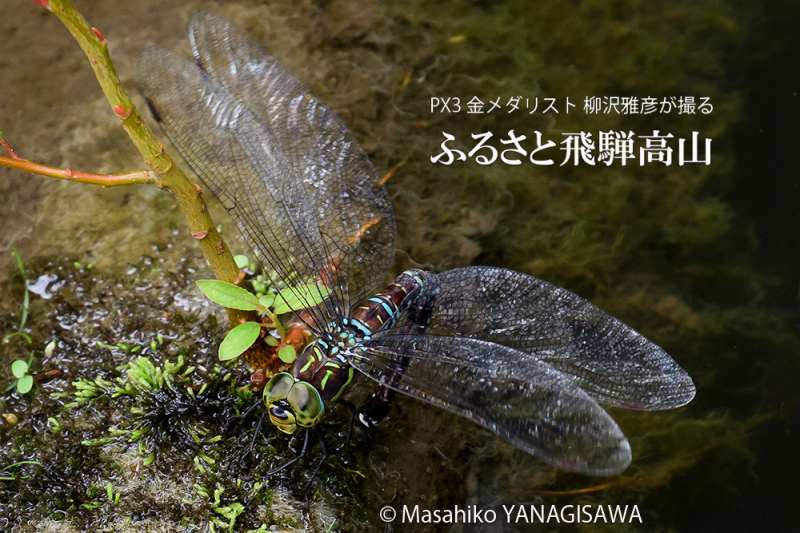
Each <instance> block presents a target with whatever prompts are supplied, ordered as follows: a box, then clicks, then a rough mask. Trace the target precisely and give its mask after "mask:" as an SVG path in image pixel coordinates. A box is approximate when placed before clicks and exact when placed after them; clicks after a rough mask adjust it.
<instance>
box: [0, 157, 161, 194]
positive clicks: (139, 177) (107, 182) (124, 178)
mask: <svg viewBox="0 0 800 533" xmlns="http://www.w3.org/2000/svg"><path fill="white" fill-rule="evenodd" d="M0 167H6V168H13V169H17V170H22V171H23V172H28V173H29V174H38V175H40V176H47V177H48V178H55V179H59V180H66V181H74V182H76V183H88V184H91V185H101V186H103V187H114V186H117V185H136V184H140V183H152V184H155V183H157V182H158V179H157V178H156V175H155V174H154V173H152V172H150V171H146V170H145V171H141V172H132V173H130V174H121V175H112V174H92V173H90V172H81V171H78V170H72V169H70V168H56V167H50V166H47V165H42V164H40V163H34V162H33V161H28V160H27V159H22V158H15V157H6V156H0Z"/></svg>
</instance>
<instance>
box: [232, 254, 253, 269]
mask: <svg viewBox="0 0 800 533" xmlns="http://www.w3.org/2000/svg"><path fill="white" fill-rule="evenodd" d="M233 260H234V262H235V263H236V268H238V269H240V270H241V269H243V268H247V267H248V265H249V264H250V259H249V258H248V257H247V256H246V255H234V256H233Z"/></svg>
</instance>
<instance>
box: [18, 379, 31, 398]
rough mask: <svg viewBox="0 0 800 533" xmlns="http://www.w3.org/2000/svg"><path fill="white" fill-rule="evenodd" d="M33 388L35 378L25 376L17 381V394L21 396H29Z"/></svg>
mask: <svg viewBox="0 0 800 533" xmlns="http://www.w3.org/2000/svg"><path fill="white" fill-rule="evenodd" d="M32 388H33V376H31V375H27V374H26V375H24V376H22V377H21V378H19V379H18V380H17V392H18V393H20V394H28V393H29V392H30V391H31V389H32Z"/></svg>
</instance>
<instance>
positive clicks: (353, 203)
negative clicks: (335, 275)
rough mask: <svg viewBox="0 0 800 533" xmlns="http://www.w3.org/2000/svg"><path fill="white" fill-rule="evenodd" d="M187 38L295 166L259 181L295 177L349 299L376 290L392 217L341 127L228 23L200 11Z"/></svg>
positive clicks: (389, 261)
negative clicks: (329, 246)
mask: <svg viewBox="0 0 800 533" xmlns="http://www.w3.org/2000/svg"><path fill="white" fill-rule="evenodd" d="M189 37H190V41H191V44H192V52H193V54H194V57H195V61H196V62H197V64H198V65H200V67H201V68H202V69H203V71H204V72H206V73H207V74H208V76H209V77H210V78H211V79H213V80H214V81H215V82H217V83H219V84H220V85H221V86H222V87H224V88H225V89H226V90H227V91H228V92H229V93H230V94H232V95H233V96H234V97H235V98H236V99H238V100H239V101H240V102H241V103H243V104H244V105H245V106H246V107H247V109H249V110H250V111H251V112H252V113H253V114H254V115H255V116H256V117H257V118H258V119H259V121H260V122H261V123H262V124H264V125H265V126H266V127H267V128H269V130H270V131H271V133H272V135H273V139H274V141H276V142H277V143H278V145H279V146H280V149H281V151H282V152H283V153H284V154H285V156H286V162H288V163H289V164H290V165H291V166H292V168H293V169H294V171H293V172H291V173H276V174H271V175H269V176H264V181H265V183H266V184H267V185H268V186H271V187H280V186H281V185H282V183H283V182H284V181H286V180H289V179H293V180H294V179H299V180H301V182H302V184H303V186H304V189H305V191H306V195H307V197H308V198H309V200H310V204H311V205H312V206H313V207H314V208H315V209H316V217H317V223H318V225H319V228H320V231H321V232H322V233H323V234H324V235H325V236H326V237H328V238H329V240H330V241H331V243H332V245H333V246H335V249H334V250H332V253H334V254H338V255H340V256H341V258H342V259H341V266H340V272H341V274H342V275H344V276H345V277H346V278H347V282H348V286H349V289H350V291H351V292H352V293H353V294H351V295H350V300H351V301H352V303H355V301H356V300H359V299H360V298H361V297H363V296H365V295H367V294H368V293H371V291H374V290H375V289H378V288H380V286H382V285H383V284H384V283H385V282H386V279H385V278H386V276H387V274H388V273H389V272H390V270H391V267H392V265H393V262H394V238H395V223H394V215H393V212H392V207H391V202H390V200H389V197H388V195H387V193H386V191H385V189H383V188H382V187H381V186H380V185H379V184H378V176H377V173H376V172H375V168H374V167H373V166H372V163H371V162H370V160H369V158H368V157H367V155H366V154H365V153H364V152H363V150H362V149H361V148H360V147H359V145H358V143H356V141H355V140H354V139H353V138H352V136H351V135H350V133H349V132H348V130H347V127H346V126H345V124H344V123H343V122H342V121H341V120H340V119H339V117H337V116H336V114H335V113H333V112H332V111H331V110H330V109H328V108H327V107H326V106H325V105H323V104H322V103H321V102H320V101H319V100H317V99H316V98H314V96H312V95H311V94H310V93H309V92H308V90H307V89H306V88H305V87H304V86H303V84H302V83H300V82H299V81H298V80H297V79H296V78H295V77H294V76H292V75H291V74H290V73H289V72H288V71H286V70H285V69H284V68H283V67H282V66H281V65H280V64H279V63H278V62H277V61H276V59H275V58H274V57H272V56H271V55H269V54H268V53H267V52H266V51H265V50H264V49H263V48H262V47H261V46H260V45H259V44H258V43H256V42H254V41H253V40H251V39H248V38H246V37H245V36H244V35H243V34H242V33H241V32H240V31H239V30H238V29H237V28H236V27H235V26H233V25H232V24H231V23H230V22H229V21H227V20H225V19H223V18H221V17H219V16H217V15H214V14H211V13H199V14H197V15H195V16H194V17H193V19H192V22H191V24H190V28H189ZM356 289H357V290H356Z"/></svg>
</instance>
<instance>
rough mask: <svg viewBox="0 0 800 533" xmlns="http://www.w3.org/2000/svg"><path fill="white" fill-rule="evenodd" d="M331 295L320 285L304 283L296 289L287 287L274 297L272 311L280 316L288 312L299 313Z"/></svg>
mask: <svg viewBox="0 0 800 533" xmlns="http://www.w3.org/2000/svg"><path fill="white" fill-rule="evenodd" d="M330 293H331V291H330V289H328V287H326V286H325V285H322V284H321V283H305V284H303V285H298V286H296V287H287V288H285V289H283V290H282V291H280V292H279V293H278V295H277V296H276V297H275V304H274V307H273V309H274V311H275V314H276V315H282V314H284V313H288V312H289V311H300V310H301V309H305V308H307V307H314V306H315V305H318V304H320V303H321V302H322V301H323V300H325V298H327V297H328V295H329V294H330Z"/></svg>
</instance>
